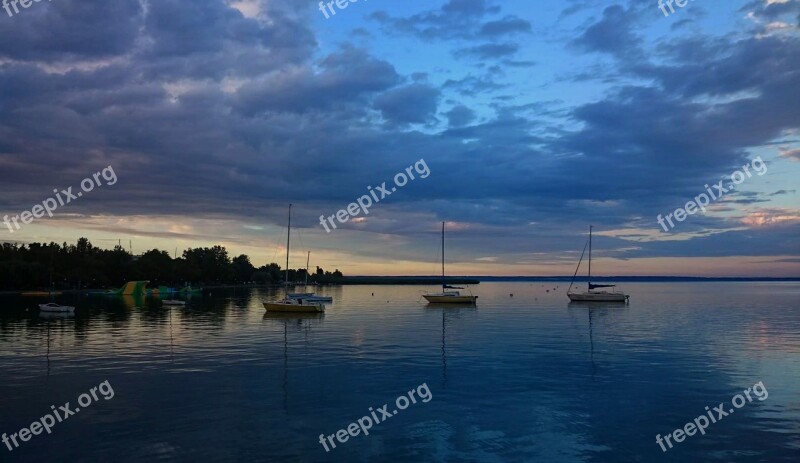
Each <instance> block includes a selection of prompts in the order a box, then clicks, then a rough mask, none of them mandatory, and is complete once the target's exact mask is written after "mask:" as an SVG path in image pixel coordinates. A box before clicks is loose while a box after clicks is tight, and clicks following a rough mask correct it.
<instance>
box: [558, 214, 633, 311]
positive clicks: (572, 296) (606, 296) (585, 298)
mask: <svg viewBox="0 0 800 463" xmlns="http://www.w3.org/2000/svg"><path fill="white" fill-rule="evenodd" d="M586 246H589V273H588V275H589V281H588V287H587V290H586V291H585V292H582V293H573V292H571V291H572V284H573V283H574V282H575V275H577V274H578V270H579V269H580V268H581V261H582V260H583V253H581V258H580V260H579V261H578V267H577V268H576V269H575V275H573V276H572V281H571V282H570V284H569V288H567V297H569V300H570V301H573V302H627V301H628V298H629V297H630V296H629V295H627V294H625V293H623V292H621V291H618V290H617V285H595V284H592V226H591V225H589V241H588V242H587V243H586ZM586 246H584V247H583V252H586ZM598 289H599V291H598Z"/></svg>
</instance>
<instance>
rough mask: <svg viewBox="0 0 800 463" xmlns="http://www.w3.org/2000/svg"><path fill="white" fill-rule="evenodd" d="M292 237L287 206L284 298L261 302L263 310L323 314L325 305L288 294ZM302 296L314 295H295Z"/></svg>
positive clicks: (290, 215) (290, 207)
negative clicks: (287, 223)
mask: <svg viewBox="0 0 800 463" xmlns="http://www.w3.org/2000/svg"><path fill="white" fill-rule="evenodd" d="M291 236H292V205H291V204H289V226H288V227H287V233H286V281H285V282H284V287H285V288H286V291H287V292H286V296H285V297H284V298H283V299H281V300H277V301H268V302H263V303H262V304H263V305H264V310H266V311H267V312H297V313H304V312H316V313H319V312H325V305H324V304H322V303H321V302H314V301H306V300H304V299H302V297H301V298H292V297H291V296H292V294H290V293H289V292H288V288H289V248H290V244H291ZM297 294H302V295H303V297H308V296H312V295H313V294H314V293H296V294H295V295H297Z"/></svg>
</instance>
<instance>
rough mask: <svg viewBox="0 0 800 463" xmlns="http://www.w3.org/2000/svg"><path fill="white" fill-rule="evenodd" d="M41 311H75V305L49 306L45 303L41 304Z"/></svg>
mask: <svg viewBox="0 0 800 463" xmlns="http://www.w3.org/2000/svg"><path fill="white" fill-rule="evenodd" d="M39 311H40V312H45V313H73V312H75V307H72V306H67V305H62V306H58V307H47V306H46V305H45V304H39Z"/></svg>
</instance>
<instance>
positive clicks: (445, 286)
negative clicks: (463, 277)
mask: <svg viewBox="0 0 800 463" xmlns="http://www.w3.org/2000/svg"><path fill="white" fill-rule="evenodd" d="M442 287H443V288H444V289H464V288H462V287H460V286H450V285H442Z"/></svg>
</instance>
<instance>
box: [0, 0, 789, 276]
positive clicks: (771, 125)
mask: <svg viewBox="0 0 800 463" xmlns="http://www.w3.org/2000/svg"><path fill="white" fill-rule="evenodd" d="M340 3H341V4H342V5H345V8H339V7H338V6H337V5H336V4H335V3H331V5H330V6H325V5H322V6H320V4H319V2H313V1H305V0H240V1H226V0H194V1H188V0H152V1H150V0H115V1H114V2H107V1H88V0H56V1H52V2H38V3H32V4H31V5H30V6H29V7H28V8H23V7H22V6H21V5H19V4H15V3H14V2H6V3H4V4H2V5H6V4H7V5H8V9H0V88H1V89H2V90H1V91H0V185H2V194H0V214H2V215H3V216H6V215H7V216H8V219H6V220H7V222H6V223H4V224H3V225H0V227H2V228H0V241H7V242H16V243H29V242H50V241H55V242H59V243H61V242H67V243H74V242H75V241H77V239H78V238H79V237H84V236H85V237H88V238H89V239H90V240H91V241H92V242H93V243H94V244H95V245H98V246H100V247H104V248H111V247H113V246H114V245H116V244H118V243H122V244H123V245H124V246H125V247H126V248H128V247H130V248H131V249H132V251H133V252H134V253H135V254H141V253H142V252H144V251H147V250H149V249H153V248H158V249H163V250H167V251H169V252H170V253H171V254H172V253H177V254H178V255H180V254H181V252H182V251H183V250H184V249H187V248H190V247H203V246H212V245H216V244H221V245H223V246H225V247H226V248H227V249H228V251H229V253H230V254H231V255H232V256H234V255H238V254H242V253H243V254H247V255H249V256H250V257H251V260H252V262H253V263H254V264H255V265H257V266H258V265H263V264H266V263H268V262H283V260H284V258H285V257H284V256H285V251H286V248H285V246H286V244H285V240H286V223H287V214H288V205H289V204H290V203H291V204H293V207H292V225H293V227H292V248H291V249H292V253H291V266H292V267H303V266H305V260H306V257H307V252H309V251H310V252H311V257H310V259H311V266H312V267H314V266H321V267H323V268H325V269H326V270H333V269H337V268H338V269H340V270H341V271H342V272H343V273H345V274H346V275H432V274H436V273H438V272H439V271H440V270H439V269H440V267H439V266H440V263H439V259H440V252H441V248H440V239H441V237H440V233H441V224H442V222H446V223H447V226H446V228H447V241H446V250H447V265H448V266H447V271H448V274H451V275H569V274H572V272H573V271H574V269H575V265H576V263H577V261H578V258H579V257H580V255H581V252H582V250H583V249H584V245H585V243H586V239H587V235H588V229H589V226H590V225H592V226H593V227H594V240H593V258H594V260H593V265H592V268H593V271H594V273H595V274H599V275H685V276H767V277H799V276H800V244H798V237H799V236H800V233H799V232H800V195H798V191H797V190H798V178H800V0H753V1H736V0H727V1H715V0H697V1H691V2H688V3H687V4H686V5H685V6H684V7H680V6H678V5H676V4H674V3H673V2H669V3H671V7H670V6H669V5H667V4H666V3H662V4H663V5H664V7H663V8H661V7H659V2H658V1H657V0H646V1H644V0H639V1H629V2H613V1H612V2H599V1H582V0H574V1H573V0H559V1H554V0H542V1H535V2H531V1H521V0H503V1H494V0H447V1H434V0H429V1H413V2H409V1H391V0H361V1H359V2H353V3H348V2H345V1H341V2H340ZM15 7H16V10H15ZM670 8H672V11H671V10H670ZM334 11H335V14H333V12H334ZM745 166H747V169H746V170H745ZM103 169H106V170H105V176H103V175H102V173H103ZM407 169H408V170H407ZM409 172H410V173H411V174H413V175H414V176H415V178H414V179H413V180H411V179H409V180H408V182H407V183H406V184H405V185H403V186H399V185H398V184H397V183H395V179H397V177H396V175H398V174H400V175H401V178H400V180H401V182H402V176H403V175H405V176H406V177H408V175H409ZM95 173H101V175H99V176H96V177H95V180H92V177H93V176H94V175H95ZM112 173H113V175H112ZM745 174H747V175H745ZM732 176H733V177H732ZM85 178H89V179H90V180H89V181H88V183H84V185H88V186H91V184H92V183H94V186H93V187H92V188H91V191H85V190H82V187H81V182H82V181H83V180H84V179H85ZM112 179H113V180H112ZM732 180H737V182H736V185H735V187H734V188H733V189H730V188H726V187H728V186H731V184H732ZM719 181H723V182H724V183H723V184H721V185H722V187H723V188H725V189H726V190H730V191H727V192H724V193H723V192H722V191H721V190H717V189H715V188H714V187H713V185H715V184H718V182H719ZM384 182H386V187H385V191H387V192H388V193H389V194H388V195H386V196H385V197H381V196H382V195H383V193H380V194H376V195H375V196H372V198H377V200H374V201H372V202H373V204H372V205H371V206H370V207H369V209H368V214H365V213H364V212H363V210H359V211H358V213H357V215H355V216H349V215H348V213H347V212H345V213H340V216H341V217H343V218H344V219H347V221H346V222H345V223H341V222H340V221H339V220H340V219H337V218H336V214H337V212H338V211H340V210H346V209H347V208H348V205H349V204H351V203H355V202H357V200H359V198H362V197H365V195H366V197H370V195H371V193H370V192H375V191H377V188H378V187H380V186H381V185H383V183H384ZM69 187H72V190H71V193H72V194H73V195H75V197H73V198H71V199H70V201H69V202H66V197H67V195H66V193H65V194H62V193H61V191H62V190H67V189H68V188H69ZM391 188H395V190H394V191H391ZM54 190H55V191H56V192H54ZM87 190H88V188H87ZM708 191H710V192H712V193H713V192H716V193H717V194H719V197H716V198H715V199H711V198H709V203H708V205H707V206H704V208H705V212H702V211H695V210H694V209H695V208H692V207H689V206H687V202H689V201H702V199H700V196H699V195H701V194H706V196H707V197H708V196H710V195H709V194H707V192H708ZM78 192H80V193H82V194H81V195H80V196H78V195H77V194H76V193H78ZM58 196H61V201H63V202H64V204H63V205H61V204H58V206H57V208H56V209H54V210H53V208H52V207H51V208H50V209H51V212H52V217H49V216H48V215H47V214H45V215H43V216H41V217H34V218H33V219H31V217H30V216H28V222H30V223H23V222H22V218H23V216H22V213H23V212H24V211H31V212H32V213H33V214H34V215H37V214H38V215H42V210H41V209H35V208H34V207H35V206H36V205H37V204H38V205H41V204H42V203H43V202H47V201H48V198H53V199H52V200H50V201H51V202H50V203H49V204H50V205H52V204H54V203H57V201H58ZM715 196H716V195H715ZM362 202H366V200H364V199H363V198H362ZM679 208H687V209H689V210H690V212H694V213H693V214H686V215H685V216H684V215H682V214H681V213H680V212H678V213H676V212H675V211H676V210H677V209H679ZM668 214H672V216H670V220H672V223H673V225H674V227H670V226H669V224H668V222H665V221H664V219H665V216H667V215H668ZM15 216H19V217H20V219H18V221H17V224H18V225H19V228H17V227H15V225H14V222H13V221H12V220H11V219H12V218H14V217H15ZM659 216H661V217H662V223H664V224H665V225H661V224H660V223H659V222H658V217H659ZM321 217H323V220H326V225H325V226H323V224H322V223H321V219H320V218H321ZM677 217H683V220H682V221H679V220H677ZM4 218H5V217H4ZM328 218H330V219H328ZM331 222H335V224H336V228H335V229H334V228H333V227H332V225H331ZM326 227H327V229H328V230H329V231H326Z"/></svg>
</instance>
